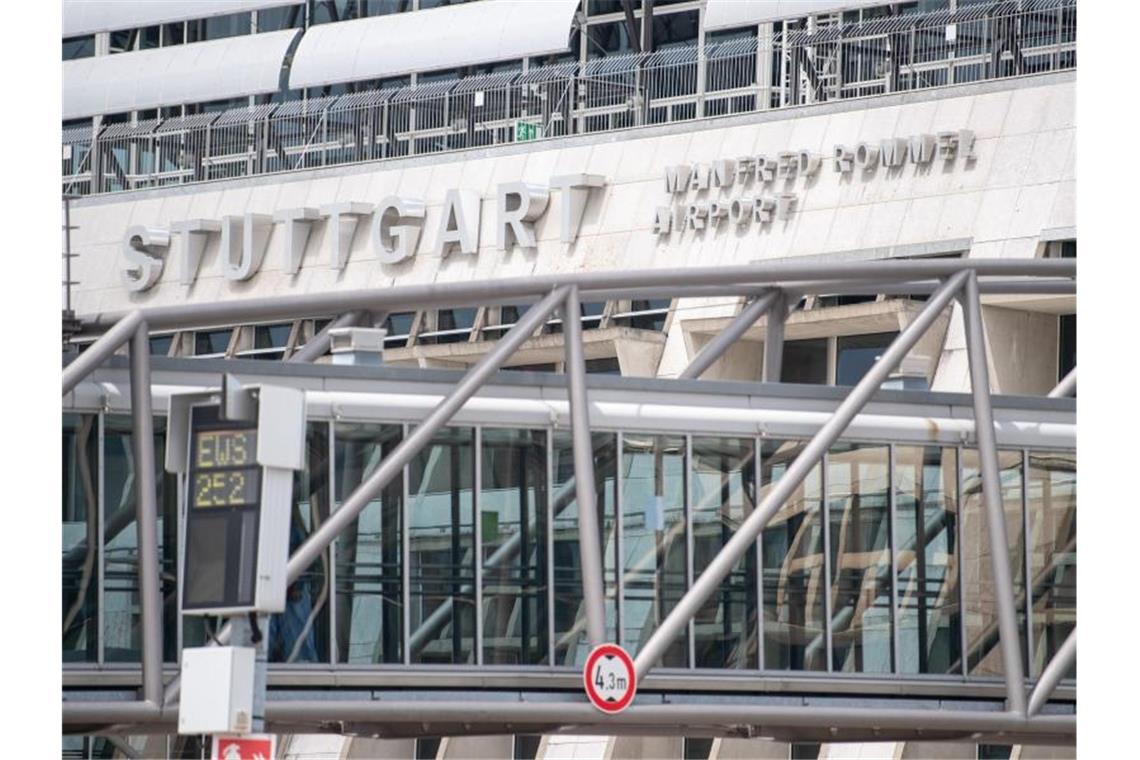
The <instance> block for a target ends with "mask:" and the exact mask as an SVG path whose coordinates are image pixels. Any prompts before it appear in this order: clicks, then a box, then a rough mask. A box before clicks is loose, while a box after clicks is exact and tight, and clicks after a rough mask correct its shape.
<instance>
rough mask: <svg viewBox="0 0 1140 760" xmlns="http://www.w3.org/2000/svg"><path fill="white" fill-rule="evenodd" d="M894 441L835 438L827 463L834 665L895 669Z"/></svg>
mask: <svg viewBox="0 0 1140 760" xmlns="http://www.w3.org/2000/svg"><path fill="white" fill-rule="evenodd" d="M887 470H888V449H887V447H886V446H885V445H881V444H837V445H835V446H833V447H832V449H831V452H830V455H829V457H828V463H827V514H828V528H829V529H830V531H831V533H830V537H829V538H830V543H831V575H832V581H831V600H832V601H831V604H832V609H831V620H832V624H831V636H832V668H833V670H834V671H836V672H841V673H890V672H891V671H892V670H893V667H892V665H891V657H892V655H891V538H890V513H889V511H888V509H887V482H888V477H887Z"/></svg>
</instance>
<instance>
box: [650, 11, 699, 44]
mask: <svg viewBox="0 0 1140 760" xmlns="http://www.w3.org/2000/svg"><path fill="white" fill-rule="evenodd" d="M698 15H699V12H698V11H682V12H680V13H655V14H654V15H653V49H655V50H660V49H661V48H664V47H674V46H677V45H693V44H696V41H697V36H698V35H697V17H698Z"/></svg>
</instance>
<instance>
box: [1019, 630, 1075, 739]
mask: <svg viewBox="0 0 1140 760" xmlns="http://www.w3.org/2000/svg"><path fill="white" fill-rule="evenodd" d="M1075 659H1077V629H1076V628H1073V631H1072V633H1070V634H1069V637H1068V638H1067V639H1065V643H1064V644H1062V645H1061V648H1060V649H1058V650H1057V653H1056V654H1055V655H1053V659H1051V660H1049V664H1048V665H1046V666H1045V670H1044V671H1042V673H1041V677H1040V678H1038V679H1037V685H1036V686H1034V687H1033V692H1032V693H1031V694H1030V695H1029V711H1028V712H1027V713H1026V715H1027V716H1029V717H1030V718H1032V717H1033V716H1034V715H1036V714H1037V713H1039V712H1041V708H1042V707H1044V706H1045V703H1046V702H1048V701H1049V697H1050V695H1051V694H1052V693H1053V690H1054V689H1056V688H1057V684H1058V683H1060V682H1061V679H1062V678H1064V677H1065V674H1066V673H1068V672H1069V668H1071V667H1073V660H1075Z"/></svg>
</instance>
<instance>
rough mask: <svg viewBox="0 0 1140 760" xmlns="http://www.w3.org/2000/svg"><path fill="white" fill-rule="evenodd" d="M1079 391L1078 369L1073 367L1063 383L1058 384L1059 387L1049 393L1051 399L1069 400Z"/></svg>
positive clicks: (1063, 379)
mask: <svg viewBox="0 0 1140 760" xmlns="http://www.w3.org/2000/svg"><path fill="white" fill-rule="evenodd" d="M1076 390H1077V368H1076V367H1073V368H1072V369H1071V370H1069V374H1067V375H1065V376H1064V377H1063V378H1062V379H1061V382H1059V383H1057V387H1055V388H1054V389H1053V390H1051V391H1049V398H1068V397H1069V396H1072V395H1073V393H1074V392H1075V391H1076Z"/></svg>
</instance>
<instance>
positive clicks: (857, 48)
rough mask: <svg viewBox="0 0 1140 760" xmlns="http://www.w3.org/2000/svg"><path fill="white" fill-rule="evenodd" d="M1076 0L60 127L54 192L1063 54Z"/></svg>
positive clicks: (554, 134)
mask: <svg viewBox="0 0 1140 760" xmlns="http://www.w3.org/2000/svg"><path fill="white" fill-rule="evenodd" d="M1076 14H1077V9H1076V0H1023V1H1022V2H1021V3H1020V7H1019V4H1018V3H1016V2H999V3H995V4H991V5H971V6H967V7H965V8H962V9H960V10H956V11H938V12H934V13H927V14H911V15H904V16H892V17H885V18H879V19H874V20H870V21H864V22H863V23H859V24H837V25H833V26H820V25H818V24H816V25H813V26H810V27H809V28H807V29H802V30H790V31H787V32H781V33H777V34H774V35H773V36H772V37H771V38H764V37H756V36H741V37H734V38H729V39H721V40H715V41H710V42H706V44H705V45H704V49H703V51H702V50H701V49H700V48H699V47H698V46H696V45H690V46H682V47H671V48H666V49H661V50H657V51H655V52H652V53H630V54H623V55H615V56H609V57H606V58H600V59H595V60H590V61H587V62H586V63H585V64H584V65H579V64H577V63H561V64H555V65H550V66H543V67H535V68H530V69H529V70H527V71H525V72H524V71H510V72H497V73H492V74H482V75H478V76H474V77H468V78H463V79H449V80H443V81H435V82H430V83H426V84H420V85H418V86H408V87H403V88H397V89H379V90H367V91H361V92H351V93H347V94H344V95H333V96H325V97H315V98H314V97H310V98H308V99H306V100H294V101H288V102H285V103H271V104H265V105H259V106H254V107H249V108H238V109H231V110H228V111H222V112H214V113H201V114H194V115H188V116H179V117H173V118H167V119H151V120H146V121H138V122H136V123H113V124H106V125H103V126H100V127H95V128H93V129H88V128H69V129H67V130H65V131H64V132H63V135H62V142H63V150H62V154H63V169H62V174H63V192H64V193H65V194H73V195H90V194H98V193H111V192H119V191H123V190H136V189H142V188H151V187H160V186H163V185H179V184H186V183H190V182H204V181H209V180H217V179H230V178H234V177H246V176H253V175H260V174H272V173H277V172H287V171H296V170H300V169H310V168H315V167H323V166H338V165H343V164H353V163H360V162H364V161H377V160H385V159H391V158H400V157H405V156H417V155H424V154H429V153H442V152H448V151H457V150H464V149H468V148H475V147H483V146H490V145H501V144H505V143H512V142H523V141H532V140H534V141H544V140H550V139H555V138H559V137H564V136H567V135H572V134H587V133H593V132H608V131H613V130H619V129H628V128H633V127H639V126H646V125H654V124H670V123H676V122H683V121H687V120H693V119H702V118H709V117H717V116H727V115H733V114H741V113H751V112H755V111H767V110H773V109H780V108H789V107H794V106H801V105H809V104H814V103H826V102H834V101H837V100H849V99H854V98H864V97H871V96H875V95H883V94H888V93H895V92H909V91H913V90H920V89H926V88H931V87H943V86H948V85H954V84H963V83H969V82H981V81H989V80H995V79H1004V78H1009V77H1018V76H1025V75H1032V74H1041V73H1047V72H1054V71H1063V70H1067V69H1073V68H1075V67H1076V27H1077V15H1076Z"/></svg>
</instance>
